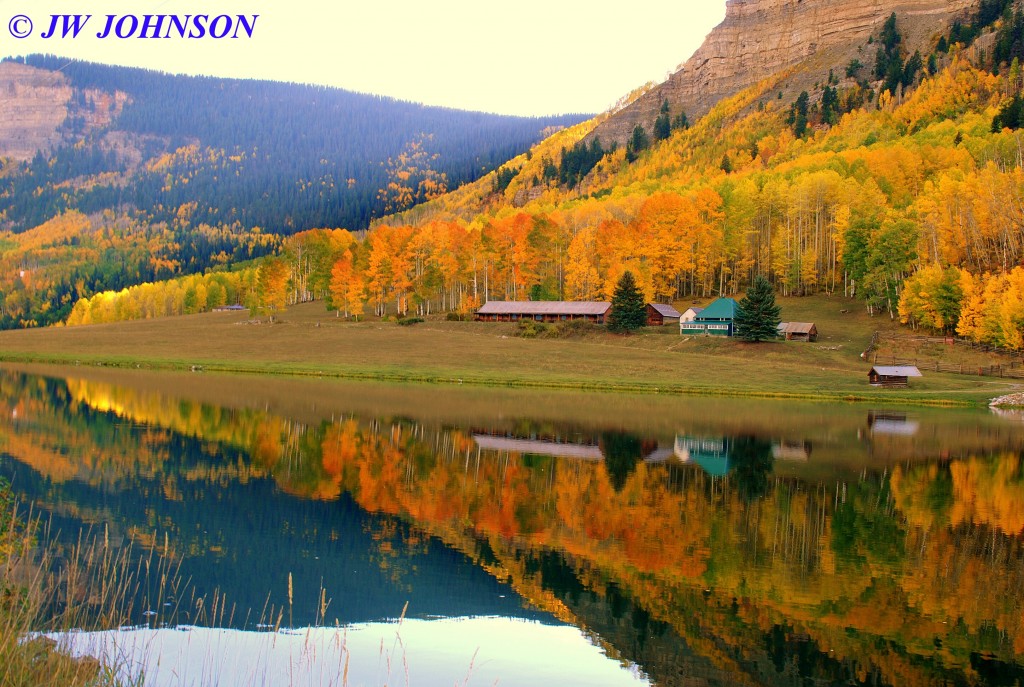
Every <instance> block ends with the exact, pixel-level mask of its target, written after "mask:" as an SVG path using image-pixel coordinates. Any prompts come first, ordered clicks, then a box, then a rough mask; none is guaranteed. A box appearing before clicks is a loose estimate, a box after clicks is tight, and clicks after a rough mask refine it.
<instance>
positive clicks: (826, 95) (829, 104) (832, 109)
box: [821, 86, 840, 126]
mask: <svg viewBox="0 0 1024 687" xmlns="http://www.w3.org/2000/svg"><path fill="white" fill-rule="evenodd" d="M839 113H840V108H839V92H838V91H836V89H835V88H833V87H831V86H825V90H823V91H822V92H821V121H822V122H823V123H824V124H828V125H830V126H831V125H835V124H838V123H839Z"/></svg>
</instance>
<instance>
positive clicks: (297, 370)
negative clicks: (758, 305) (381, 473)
mask: <svg viewBox="0 0 1024 687" xmlns="http://www.w3.org/2000/svg"><path fill="white" fill-rule="evenodd" d="M83 358H85V356H45V355H32V354H11V353H0V364H12V365H21V364H27V365H54V366H61V367H65V368H74V367H90V368H109V369H115V370H123V371H132V370H140V371H142V370H145V371H155V372H176V373H182V372H191V373H194V374H203V373H211V374H224V375H244V376H255V377H279V378H296V379H299V378H320V379H337V380H349V381H366V382H380V383H384V384H419V385H429V386H470V387H478V388H506V389H523V390H537V391H575V392H583V393H592V394H637V395H650V396H682V397H689V398H701V397H705V398H736V399H755V400H777V401H811V402H820V403H849V404H871V403H873V404H882V405H912V406H917V407H930V408H983V407H985V406H986V405H989V406H991V405H992V403H993V402H994V400H998V399H994V400H993V401H992V402H987V401H985V400H981V401H975V400H971V399H954V398H934V397H928V396H926V395H925V394H930V393H932V392H925V391H921V392H917V393H914V392H912V391H911V392H910V394H906V393H905V392H906V391H907V390H906V389H899V390H884V389H879V390H877V391H875V393H868V394H859V393H851V392H844V391H839V392H835V393H828V392H820V391H814V392H811V391H778V390H774V389H770V388H768V389H762V390H756V389H723V388H718V389H713V388H708V387H701V386H687V385H682V384H657V385H655V384H642V383H625V382H614V381H600V380H580V381H564V380H548V381H544V380H533V379H524V378H514V377H513V378H505V379H499V378H495V377H490V376H479V374H478V373H472V372H466V374H464V375H462V376H448V375H437V374H416V373H396V372H386V371H382V370H373V369H337V368H332V367H328V366H325V367H324V369H316V370H314V369H310V368H308V367H304V366H287V365H284V366H281V365H278V364H272V363H267V364H263V365H261V364H244V363H226V362H223V361H205V362H201V363H186V362H183V361H172V360H153V359H146V358H132V359H114V358H103V357H94V358H92V359H85V360H83ZM268 368H271V369H268ZM895 394H900V395H895ZM1018 395H1019V396H1021V397H1022V401H1021V403H1020V405H1024V393H1022V394H1018ZM1011 396H1012V395H1011ZM1007 397H1009V396H1005V397H1001V398H1007Z"/></svg>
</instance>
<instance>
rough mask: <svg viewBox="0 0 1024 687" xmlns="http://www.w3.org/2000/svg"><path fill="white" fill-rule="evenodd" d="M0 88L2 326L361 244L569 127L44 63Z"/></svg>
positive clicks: (297, 88)
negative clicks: (315, 236) (181, 277)
mask: <svg viewBox="0 0 1024 687" xmlns="http://www.w3.org/2000/svg"><path fill="white" fill-rule="evenodd" d="M0 90H2V92H3V93H5V97H4V99H3V100H2V102H0V113H2V114H3V117H0V158H2V159H3V161H2V163H0V245H2V246H4V248H5V255H4V259H3V261H2V263H3V264H0V292H2V293H3V294H4V297H5V298H4V299H3V300H4V301H5V302H4V303H2V304H0V311H2V312H0V326H2V327H11V326H18V325H19V324H22V325H25V324H27V325H31V324H49V323H51V322H54V321H59V320H61V319H63V318H64V317H66V315H67V313H68V311H69V309H70V307H71V305H73V304H74V302H75V301H76V300H77V299H78V298H80V297H82V296H86V295H91V294H92V293H94V292H97V291H102V290H104V289H115V290H116V289H120V288H123V287H125V286H129V285H132V284H137V283H141V282H144V281H152V280H157V279H166V278H168V277H172V276H175V275H178V274H190V273H195V272H201V271H204V270H207V269H210V268H213V267H217V266H220V265H225V264H231V263H234V262H238V261H243V260H247V259H250V258H252V257H254V256H258V255H262V254H266V253H267V252H273V251H274V250H276V248H277V246H278V245H279V243H278V241H276V240H274V239H273V238H272V237H274V236H280V235H287V234H292V233H295V232H297V231H302V230H305V229H310V228H314V227H345V228H346V229H350V230H360V229H364V228H365V227H366V226H367V225H368V223H369V222H370V220H371V219H372V218H374V217H379V216H381V215H383V214H384V213H386V212H393V211H395V210H400V209H403V208H405V207H408V206H411V205H413V204H415V203H418V202H422V201H423V200H425V199H427V198H430V197H433V196H436V195H438V194H440V193H443V192H444V191H445V190H446V189H448V188H455V187H457V186H459V185H460V184H462V183H464V182H468V181H472V180H474V179H476V178H477V177H479V176H480V175H481V174H483V173H485V172H486V171H488V170H490V169H493V168H494V167H496V166H497V165H500V164H502V163H503V162H504V161H505V160H507V159H508V158H510V157H512V156H514V155H516V154H518V153H520V152H523V151H524V150H526V149H527V148H528V147H529V146H530V145H531V144H533V143H535V142H536V141H538V140H540V139H541V138H543V137H544V136H546V135H548V134H550V132H551V131H553V130H557V129H559V128H561V127H563V126H566V125H571V124H574V123H576V122H578V121H580V120H581V119H582V118H583V117H582V116H578V115H577V116H563V117H547V118H526V117H507V116H497V115H490V114H483V113H473V112H461V111H457V110H451V109H445V108H438V107H425V106H421V105H417V104H414V103H406V102H401V101H397V100H393V99H389V98H383V97H378V96H371V95H364V94H358V93H351V92H346V91H342V90H339V89H332V88H323V87H314V86H302V85H296V84H284V83H272V82H259V81H239V80H231V79H219V78H209V77H187V76H171V75H167V74H161V73H156V72H150V71H145V70H140V69H129V68H123V67H109V66H103V65H96V64H89V63H83V62H76V61H67V60H61V59H58V58H54V57H44V56H31V57H29V58H26V59H25V61H24V63H21V62H15V61H7V62H3V63H0ZM257 229H258V231H256V232H255V233H254V230H257ZM44 237H45V238H44ZM268 237H271V238H268Z"/></svg>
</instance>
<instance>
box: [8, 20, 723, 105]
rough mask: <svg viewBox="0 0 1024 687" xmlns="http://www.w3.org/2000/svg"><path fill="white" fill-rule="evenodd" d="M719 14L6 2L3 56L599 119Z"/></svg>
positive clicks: (668, 65)
mask: <svg viewBox="0 0 1024 687" xmlns="http://www.w3.org/2000/svg"><path fill="white" fill-rule="evenodd" d="M52 14H91V15H92V18H91V19H90V20H89V21H88V23H87V24H86V25H85V27H84V28H83V30H82V31H81V33H80V34H79V36H78V37H77V38H75V39H71V38H63V39H60V38H51V39H49V40H43V39H42V38H41V37H40V36H41V34H42V33H44V32H45V31H46V30H47V28H48V27H49V25H50V15H52ZM108 14H114V15H118V17H120V16H121V15H125V14H134V15H137V16H139V17H140V19H141V16H142V15H144V14H176V15H186V14H193V15H196V14H208V15H210V16H211V17H213V16H216V15H219V14H228V15H236V14H245V15H252V14H258V15H259V18H258V19H257V20H256V25H255V30H254V33H253V38H251V39H248V38H238V39H230V38H225V39H221V40H211V39H200V40H187V39H180V38H178V37H177V36H175V37H174V38H170V39H140V38H137V37H135V38H125V39H116V38H113V37H108V38H106V39H103V40H100V39H98V38H97V37H96V35H97V33H99V32H101V31H102V30H103V27H104V25H105V24H106V21H107V20H106V15H108ZM16 15H24V16H26V17H28V18H29V19H30V20H31V21H32V23H33V28H32V31H31V34H30V35H29V37H27V38H24V39H21V40H18V39H16V38H14V37H13V36H12V29H13V30H14V31H24V30H26V29H27V27H28V25H27V24H26V23H25V22H24V21H19V22H13V21H12V20H13V19H14V17H15V16H16ZM724 16H725V0H698V1H693V0H689V1H687V0H674V1H671V2H670V1H669V0H657V1H655V2H650V3H636V4H632V3H625V2H616V3H611V2H600V1H598V2H593V1H591V2H579V1H578V0H515V2H501V1H498V2H494V1H491V2H489V1H488V0H377V1H376V2H366V1H360V2H356V1H355V0H334V1H333V2H330V1H319V2H315V1H313V0H290V1H289V0H273V1H271V0H248V1H247V2H240V1H239V0H89V1H88V2H82V1H81V0H80V1H79V2H68V1H66V0H64V1H62V0H0V55H26V54H30V53H37V52H40V53H50V54H55V55H60V56H62V57H71V58H76V59H82V60H90V61H94V62H103V63H107V64H120V65H129V66H139V67H146V68H149V69H158V70H160V71H165V72H171V73H187V74H211V75H216V76H226V77H238V78H262V79H272V80H277V81H296V82H302V83H316V84H324V85H329V86H337V87H340V88H346V89H349V90H355V91H362V92H366V93H377V94H381V95H387V96H392V97H396V98H401V99H403V100H412V101H416V102H422V103H428V104H431V105H444V106H448V107H457V108H461V109H468V110H483V111H488V112H500V113H507V114H525V115H544V114H558V113H565V112H602V111H604V110H606V109H608V108H609V107H610V106H611V105H612V104H613V103H614V102H615V101H616V100H618V99H619V98H620V97H621V96H623V95H625V94H626V93H628V92H630V91H632V90H633V89H634V88H636V87H638V86H641V85H642V84H644V83H645V82H647V81H662V80H664V78H665V77H666V75H667V74H668V73H669V72H671V71H673V70H674V69H675V68H676V66H677V65H679V64H680V63H682V62H684V61H685V60H686V58H688V57H689V56H690V55H691V54H692V53H693V51H694V50H696V49H697V47H698V46H699V45H700V44H701V42H702V41H703V39H704V36H706V35H707V33H708V32H709V31H710V30H711V29H712V28H713V27H714V26H715V25H716V24H718V23H719V22H720V21H721V20H722V19H723V18H724ZM115 21H116V20H115ZM12 24H13V26H12ZM126 26H128V25H126ZM126 31H127V29H126Z"/></svg>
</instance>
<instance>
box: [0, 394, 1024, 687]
mask: <svg viewBox="0 0 1024 687" xmlns="http://www.w3.org/2000/svg"><path fill="white" fill-rule="evenodd" d="M0 416H2V417H6V418H14V417H16V418H17V419H16V420H13V421H11V422H9V423H8V424H7V425H6V426H3V427H2V428H0V438H2V440H3V442H4V450H5V451H6V452H7V453H8V454H10V455H11V456H13V457H14V458H15V459H16V460H17V461H19V464H21V465H23V466H25V467H24V468H23V469H24V470H25V471H29V470H31V471H34V472H35V473H37V474H38V475H40V476H41V477H39V479H38V481H39V482H40V483H41V484H46V485H49V486H41V487H40V488H41V489H51V490H54V491H51V492H50V493H48V494H47V497H48V498H52V497H54V494H55V493H56V492H57V490H58V489H59V497H60V498H61V499H67V500H69V501H71V502H74V500H75V499H76V498H79V496H78V492H77V491H76V489H75V488H72V485H77V484H94V485H96V484H103V485H106V487H105V488H106V489H107V491H105V492H104V498H105V499H111V500H112V502H113V499H114V495H115V494H121V493H129V492H131V491H133V490H136V491H139V490H140V487H139V485H142V488H144V489H145V490H148V491H146V492H145V498H146V499H147V500H148V501H149V505H147V506H145V507H142V506H136V507H132V508H127V507H125V508H121V507H120V506H119V507H114V506H107V505H104V506H103V508H104V509H106V510H104V517H123V518H125V522H124V523H123V526H124V528H125V529H128V528H135V529H137V530H139V531H147V530H152V524H153V522H155V521H160V522H164V523H168V522H169V523H174V524H176V526H178V527H179V529H180V531H182V532H187V531H192V532H194V531H203V529H204V528H207V527H209V529H211V531H212V529H213V527H214V526H215V524H214V523H213V521H212V520H211V521H210V522H208V523H204V522H202V519H203V518H204V517H207V516H206V515H205V514H204V513H202V512H198V511H197V512H195V513H190V514H188V517H194V518H195V521H193V522H188V521H187V520H186V511H187V509H186V508H184V506H183V504H178V505H176V506H175V504H177V503H178V502H176V501H174V499H178V500H180V501H181V502H191V501H190V499H196V500H197V501H198V500H199V499H215V498H218V494H220V493H222V491H223V490H224V489H226V488H227V485H230V486H231V487H232V488H234V487H237V486H238V485H247V484H256V483H257V482H258V483H259V484H261V485H262V487H261V488H262V491H261V492H260V495H261V496H260V498H261V499H263V500H266V501H267V503H268V505H267V508H269V507H270V505H269V503H270V500H271V498H272V495H271V491H272V490H270V489H269V488H267V486H266V485H268V484H271V483H272V484H273V485H274V486H275V487H276V489H277V490H280V491H284V492H287V493H289V494H294V495H297V496H301V497H303V498H305V499H310V500H313V501H320V502H325V503H322V504H321V505H323V506H329V505H332V504H349V505H351V506H352V508H355V506H356V505H358V508H359V510H360V512H361V513H367V512H369V513H374V514H382V515H383V516H387V517H389V518H391V521H390V522H391V523H392V525H391V526H392V527H393V526H394V523H396V522H401V523H402V528H399V529H402V530H403V531H405V532H406V534H404V535H403V536H402V537H397V535H395V534H394V532H391V531H390V530H387V531H385V529H386V528H385V526H384V525H382V524H381V523H379V522H376V521H374V523H375V524H374V525H373V527H375V528H376V529H375V530H374V532H370V533H368V537H367V538H368V539H369V540H370V541H371V542H373V543H372V544H371V546H374V547H375V549H374V552H373V555H372V556H370V560H372V561H373V565H375V566H377V567H378V568H381V569H386V570H388V571H389V574H393V575H394V576H395V577H396V579H399V578H400V579H401V580H406V579H409V576H410V574H411V573H410V572H409V571H411V570H413V568H414V566H412V565H410V564H407V563H408V562H407V561H405V562H403V561H402V560H398V559H396V558H395V557H396V556H398V555H399V554H398V553H397V551H398V550H399V548H403V549H404V548H409V547H406V545H405V544H404V543H401V544H400V543H399V542H413V541H417V542H419V541H423V540H424V538H426V537H433V538H436V540H439V541H442V542H444V544H445V545H446V547H447V548H448V550H452V551H458V552H461V553H463V554H465V555H466V556H468V557H469V559H471V560H473V561H475V562H476V564H477V566H478V567H479V568H480V569H481V570H484V571H486V572H487V573H488V574H489V575H491V576H492V577H493V578H494V579H496V580H501V581H507V582H508V583H509V584H511V585H512V586H513V587H514V588H515V589H516V591H517V592H519V593H520V594H521V595H522V596H523V597H524V598H525V599H527V600H529V602H530V603H531V604H532V605H533V606H535V607H537V608H540V609H544V610H545V611H547V612H549V613H552V614H554V615H555V616H557V617H559V618H561V619H563V620H567V621H570V622H575V623H577V624H579V625H581V626H585V627H588V628H596V631H597V632H598V634H599V635H600V637H602V638H603V641H604V642H606V643H607V646H606V650H607V651H609V653H610V654H612V655H615V654H616V652H620V653H623V654H628V655H629V656H630V657H632V658H633V659H634V660H636V661H638V662H639V663H640V664H641V665H642V666H643V668H644V670H645V671H648V672H649V673H650V674H651V675H652V676H654V677H655V678H656V679H658V680H659V681H660V682H661V683H663V684H676V683H678V680H679V679H678V676H679V675H680V674H687V675H699V676H703V679H705V680H706V682H707V683H708V684H732V683H748V684H782V683H786V684H790V683H800V682H801V681H803V682H806V681H808V680H819V681H825V682H838V681H842V682H843V683H844V684H847V683H849V684H876V683H877V684H892V685H917V684H921V685H924V684H942V683H943V682H950V683H956V684H997V683H999V681H1000V679H1002V678H999V677H998V675H1004V676H1007V675H1009V676H1012V675H1014V674H1016V673H1015V671H1018V670H1019V668H1018V666H1020V665H1021V658H1020V657H1021V656H1022V655H1024V540H1022V533H1024V481H1022V478H1021V475H1022V469H1024V464H1022V459H1021V456H1020V454H1019V453H1017V452H1016V451H1005V452H989V453H984V454H978V455H963V456H961V457H957V458H955V459H943V460H935V461H930V462H920V463H909V462H908V463H907V464H902V465H899V466H897V467H896V468H895V469H893V471H892V472H891V473H889V472H885V471H882V470H873V469H865V470H864V472H863V475H862V476H861V477H860V478H859V479H852V480H835V479H833V480H830V481H828V482H817V481H804V480H801V479H797V478H793V477H784V476H780V475H775V476H774V477H773V476H772V473H773V470H774V469H775V468H776V466H775V465H774V459H773V445H774V446H775V447H776V448H777V447H778V446H779V441H778V440H777V439H770V438H767V437H763V436H755V435H752V434H749V433H748V434H745V435H739V436H737V435H735V434H731V435H730V434H727V433H726V432H724V431H720V432H718V433H716V434H711V433H710V432H709V435H710V436H708V437H704V436H701V435H700V433H699V432H697V431H695V430H689V431H688V432H683V431H681V432H680V437H681V439H677V440H676V448H677V454H676V457H666V456H667V454H668V452H666V451H658V452H655V451H654V449H655V447H656V445H658V444H657V443H656V440H655V439H652V438H648V437H644V436H642V435H641V434H637V433H631V432H629V431H624V430H606V431H600V430H593V431H591V432H590V433H589V434H586V435H585V436H584V433H583V432H581V431H580V429H579V428H578V427H559V426H557V425H556V424H554V423H551V422H546V423H539V422H532V421H526V420H518V419H517V420H509V421H505V422H504V423H499V422H497V421H496V422H495V429H493V430H491V433H490V434H486V435H484V434H482V433H480V432H477V433H476V436H477V439H474V430H473V429H471V428H463V427H457V426H456V427H452V426H446V427H441V426H432V425H426V424H421V423H418V422H417V421H416V420H415V419H411V418H402V419H401V420H381V419H379V418H356V417H345V418H343V419H340V420H336V421H325V422H322V423H308V424H303V423H297V422H294V421H291V420H288V419H285V418H282V417H279V416H275V415H273V414H272V413H266V412H258V411H251V410H240V411H229V410H226V409H223V408H217V407H212V406H209V405H203V404H196V403H192V402H190V401H188V400H182V399H180V398H169V397H161V396H158V395H148V396H147V395H145V394H141V393H137V392H133V391H131V390H129V389H123V388H117V387H111V386H109V385H107V386H104V385H102V384H96V383H84V382H78V381H69V382H61V381H54V380H48V381H46V382H40V381H39V379H38V378H34V377H28V376H21V377H18V376H12V375H0ZM126 423H127V424H130V425H131V426H132V427H134V428H136V429H135V430H133V431H126V430H125V426H126ZM520 433H521V434H522V436H523V437H526V438H524V439H523V440H522V441H519V440H518V439H516V440H508V437H514V436H517V435H519V434H520ZM485 436H486V437H487V438H489V439H491V440H492V441H491V442H490V443H488V442H487V441H484V437H485ZM183 437H184V438H187V441H186V440H184V439H183ZM496 437H497V438H500V439H502V440H503V441H494V439H495V438H496ZM594 437H599V439H598V440H597V441H596V442H595V441H594ZM478 439H479V441H478ZM574 441H575V442H576V443H575V444H573V442H574ZM517 442H518V443H517ZM544 442H547V443H548V444H550V447H551V452H550V453H543V452H542V451H543V450H544V445H543V443H544ZM595 444H596V446H595ZM669 445H670V446H671V443H670V444H669ZM712 445H714V446H715V447H717V448H719V449H721V450H720V451H719V453H720V454H721V456H724V455H725V454H726V453H727V454H728V455H727V458H728V460H727V463H726V462H725V461H724V460H723V461H722V462H721V464H722V465H723V466H725V465H727V467H728V477H727V478H726V479H722V478H721V476H720V474H721V473H718V474H713V473H712V472H708V471H705V469H704V468H702V467H701V465H700V463H699V461H698V459H700V460H703V459H704V458H705V457H706V456H703V455H702V454H699V450H701V447H702V446H703V447H705V449H706V450H708V451H710V449H709V448H707V447H710V446H712ZM485 446H490V448H486V447H485ZM516 447H523V452H518V451H517V450H515V449H516ZM596 447H599V448H600V453H601V454H603V460H602V456H595V455H594V454H595V453H596V451H594V449H595V448H596ZM527 448H529V452H527V451H526V449H527ZM569 449H572V450H569ZM684 449H685V450H684ZM816 449H817V447H816ZM686 451H689V453H687V452H686ZM719 453H716V454H715V455H716V456H719ZM804 453H805V454H806V451H805V452H804ZM663 454H665V455H663ZM680 454H683V455H685V456H688V457H690V458H693V460H692V462H689V463H687V462H683V461H684V457H683V455H680ZM708 455H710V454H708ZM816 455H817V451H816ZM655 458H656V459H655ZM780 460H781V459H780ZM704 462H705V464H707V465H710V463H708V461H706V460H705V461H704ZM715 465H718V463H716V464H715ZM780 465H781V463H780ZM723 472H724V470H723ZM20 481H21V482H22V483H24V482H25V481H26V480H25V478H20ZM54 485H56V486H54ZM60 485H68V486H66V487H60ZM255 500H257V499H254V501H255ZM154 504H159V505H154ZM168 504H170V505H168ZM172 506H174V507H172ZM260 506H261V504H256V503H253V505H252V508H251V510H252V511H253V512H254V513H255V512H259V511H260ZM89 508H96V509H98V507H97V506H87V505H86V504H84V503H73V506H72V507H69V510H76V509H77V510H78V511H79V512H82V511H86V510H88V509H89ZM349 510H351V509H349V508H348V505H346V507H345V509H341V510H339V511H338V512H339V513H342V512H344V513H345V514H346V517H352V516H351V513H349ZM219 517H221V518H224V522H226V523H228V524H232V523H234V522H235V520H232V519H230V518H226V516H225V515H224V513H221V515H220V516H219ZM331 517H332V516H331V514H330V510H326V509H325V510H316V517H311V518H305V519H302V520H301V523H302V525H301V528H307V527H308V528H317V527H327V526H328V524H330V522H329V521H330V518H331ZM334 517H340V515H337V514H336V515H335V516H334ZM360 517H362V516H360ZM272 519H273V518H272V516H271V515H270V514H269V513H268V514H267V516H266V517H265V518H262V519H261V523H262V521H263V520H266V521H270V520H272ZM296 521H297V522H298V520H296ZM360 522H364V520H360ZM261 523H257V525H259V526H260V527H262V524H261ZM317 523H319V524H317ZM253 527H254V529H255V528H256V525H254V526H253ZM368 527H369V526H368ZM301 528H300V529H301ZM396 531H397V530H396ZM374 534H376V539H375V538H374ZM288 535H289V536H291V537H293V538H295V539H296V540H302V538H303V536H305V534H304V533H301V532H298V531H297V530H296V531H293V532H290V533H288ZM257 536H266V535H265V533H260V534H258V535H257ZM339 536H340V535H339ZM229 541H230V540H229V539H228V538H223V539H221V540H216V539H215V538H213V537H209V538H199V537H195V538H194V539H191V540H189V541H188V545H189V546H190V547H192V548H193V549H195V552H196V555H200V554H202V553H203V552H202V550H201V549H202V548H203V547H204V546H206V547H209V548H212V547H213V546H219V547H222V548H228V549H230V545H229ZM410 546H411V545H410ZM236 553H237V552H236ZM224 555H225V556H227V555H229V554H224ZM424 555H426V554H424ZM279 566H280V562H279V561H276V560H268V561H267V563H266V567H267V568H268V569H269V568H276V567H279ZM403 584H405V583H404V582H403ZM978 656H984V660H983V661H981V662H979V659H978V658H977V657H978ZM679 671H684V673H680V672H679ZM986 671H987V672H986ZM991 671H996V673H997V675H996V676H995V677H993V676H991V675H990V673H991ZM981 676H984V677H981Z"/></svg>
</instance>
